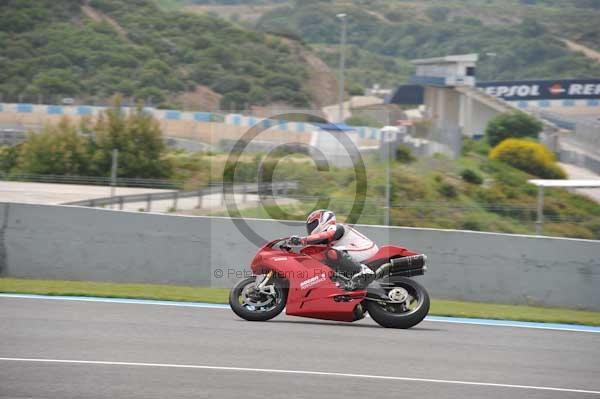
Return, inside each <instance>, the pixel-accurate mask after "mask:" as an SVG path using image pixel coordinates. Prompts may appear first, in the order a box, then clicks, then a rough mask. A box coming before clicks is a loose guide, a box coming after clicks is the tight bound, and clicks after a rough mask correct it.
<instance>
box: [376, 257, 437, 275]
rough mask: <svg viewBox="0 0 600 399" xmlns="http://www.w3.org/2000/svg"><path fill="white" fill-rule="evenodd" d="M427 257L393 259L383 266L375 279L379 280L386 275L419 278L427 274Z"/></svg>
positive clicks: (378, 270)
mask: <svg viewBox="0 0 600 399" xmlns="http://www.w3.org/2000/svg"><path fill="white" fill-rule="evenodd" d="M426 263H427V256H426V255H413V256H405V257H403V258H394V259H391V260H390V262H389V263H386V264H384V265H381V267H380V268H379V269H377V271H376V272H375V278H377V279H379V278H382V277H385V276H386V275H399V276H404V277H410V276H418V275H421V274H424V273H425V270H427V267H426Z"/></svg>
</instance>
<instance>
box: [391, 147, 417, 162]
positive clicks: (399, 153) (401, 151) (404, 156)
mask: <svg viewBox="0 0 600 399" xmlns="http://www.w3.org/2000/svg"><path fill="white" fill-rule="evenodd" d="M415 160H416V158H415V157H414V155H413V154H412V151H411V150H410V148H409V147H408V146H405V145H404V144H400V145H399V146H398V147H396V161H398V162H401V163H411V162H413V161H415Z"/></svg>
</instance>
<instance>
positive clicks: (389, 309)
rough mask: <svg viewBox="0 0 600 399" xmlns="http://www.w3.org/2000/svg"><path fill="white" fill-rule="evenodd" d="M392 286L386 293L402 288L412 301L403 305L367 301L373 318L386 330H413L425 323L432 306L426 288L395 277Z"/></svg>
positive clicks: (411, 281)
mask: <svg viewBox="0 0 600 399" xmlns="http://www.w3.org/2000/svg"><path fill="white" fill-rule="evenodd" d="M390 284H391V286H390V289H389V290H388V289H386V292H389V291H391V289H393V288H394V287H400V288H402V289H404V290H406V291H407V292H408V294H409V295H410V299H409V300H407V302H405V303H402V304H396V303H389V302H382V301H372V300H367V301H365V306H366V308H367V310H368V312H369V314H370V315H371V318H372V319H373V320H375V321H376V322H377V324H379V325H380V326H382V327H386V328H411V327H413V326H416V325H417V324H419V323H420V322H421V321H423V319H424V318H425V316H427V314H428V313H429V306H430V300H429V294H428V293H427V291H426V290H425V288H424V287H423V286H422V285H421V284H419V283H417V282H416V281H414V280H411V279H409V278H405V277H395V278H394V279H393V281H392V282H390ZM392 285H393V286H392ZM407 304H408V306H407Z"/></svg>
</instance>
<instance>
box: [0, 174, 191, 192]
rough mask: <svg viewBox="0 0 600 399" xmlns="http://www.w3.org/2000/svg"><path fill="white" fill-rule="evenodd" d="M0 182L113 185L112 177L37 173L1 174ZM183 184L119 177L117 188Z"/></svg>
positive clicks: (161, 186)
mask: <svg viewBox="0 0 600 399" xmlns="http://www.w3.org/2000/svg"><path fill="white" fill-rule="evenodd" d="M0 180H6V181H24V182H35V183H61V184H82V185H92V186H96V185H100V186H109V185H111V178H110V177H102V176H76V175H43V174H35V173H18V174H6V173H1V172H0ZM181 184H182V182H178V181H172V180H165V179H142V178H133V177H119V178H117V180H116V186H117V187H146V188H164V189H169V188H177V187H179V186H181Z"/></svg>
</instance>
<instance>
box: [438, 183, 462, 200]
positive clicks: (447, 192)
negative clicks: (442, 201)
mask: <svg viewBox="0 0 600 399" xmlns="http://www.w3.org/2000/svg"><path fill="white" fill-rule="evenodd" d="M438 191H439V192H440V194H442V195H443V196H444V197H448V198H454V197H456V196H457V195H458V192H457V190H456V187H454V185H452V184H450V183H448V182H444V183H442V184H441V185H440V187H439V188H438Z"/></svg>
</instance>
